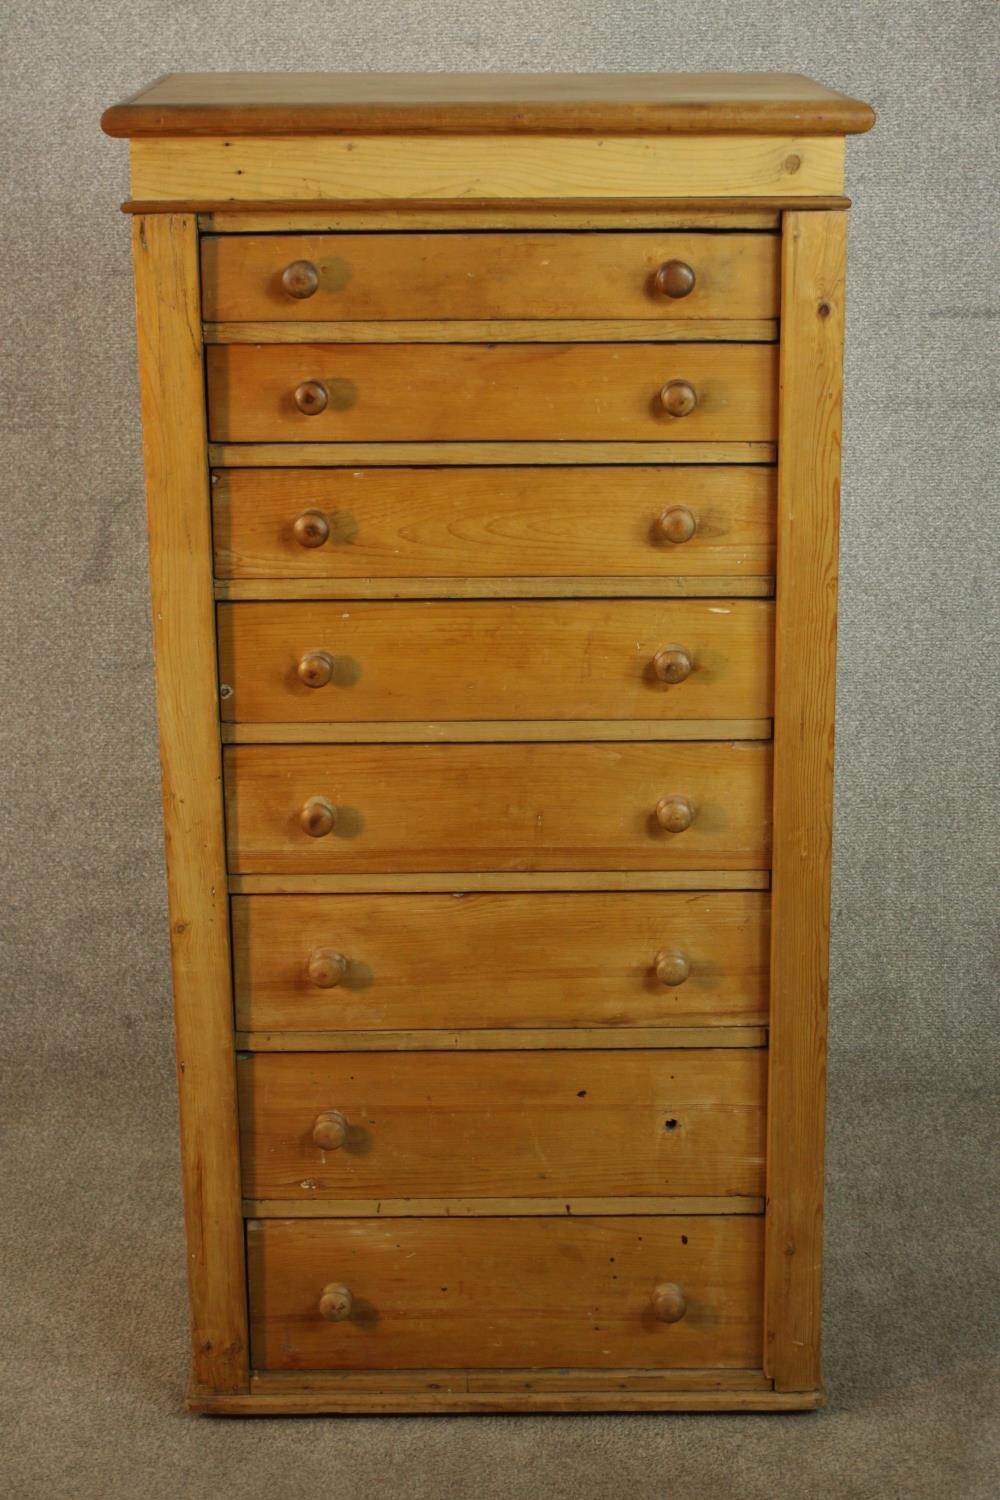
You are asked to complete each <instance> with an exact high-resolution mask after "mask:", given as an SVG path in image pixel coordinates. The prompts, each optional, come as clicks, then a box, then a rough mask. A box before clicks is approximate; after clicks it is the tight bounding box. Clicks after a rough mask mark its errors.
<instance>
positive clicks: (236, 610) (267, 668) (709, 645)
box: [218, 599, 773, 725]
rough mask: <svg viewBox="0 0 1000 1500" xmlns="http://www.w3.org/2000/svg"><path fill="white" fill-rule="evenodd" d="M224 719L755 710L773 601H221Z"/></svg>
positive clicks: (694, 714) (766, 669) (761, 696)
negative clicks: (312, 602) (288, 602)
mask: <svg viewBox="0 0 1000 1500" xmlns="http://www.w3.org/2000/svg"><path fill="white" fill-rule="evenodd" d="M218 632H219V673H220V678H221V680H222V682H223V683H224V684H225V686H226V688H227V689H229V691H228V692H226V693H225V694H224V697H223V701H222V716H223V718H224V719H226V720H237V721H241V722H246V721H249V722H256V723H262V724H266V723H271V722H282V721H289V720H291V721H297V722H300V723H302V724H304V725H305V724H312V723H323V722H326V721H329V720H333V721H338V722H341V723H343V722H345V721H351V722H358V723H363V722H365V721H368V720H376V721H378V720H406V719H430V718H436V719H441V720H449V719H454V720H457V721H461V720H467V719H489V718H496V719H508V720H521V719H525V720H529V719H547V718H556V719H559V718H566V719H591V718H593V719H605V718H618V719H622V720H627V719H632V718H638V719H643V718H654V719H669V720H674V719H712V718H720V719H740V718H748V719H755V718H757V719H759V718H766V717H769V716H770V714H771V709H772V688H771V638H772V634H773V611H772V607H771V605H770V604H768V603H764V602H763V601H758V600H752V599H744V600H736V599H711V600H705V601H702V600H657V601H640V602H631V603H630V602H627V601H622V600H613V601H608V602H604V601H599V600H593V601H583V600H575V601H556V602H552V601H549V600H518V601H516V602H509V601H492V600H473V601H469V602H464V603H463V602H434V603H431V602H423V603H421V602H414V603H404V602H390V603H363V602H362V603H354V604H345V603H331V604H323V603H314V604H249V603H247V604H223V605H220V606H219V611H218Z"/></svg>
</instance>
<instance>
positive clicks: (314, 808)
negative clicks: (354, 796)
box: [299, 797, 337, 839]
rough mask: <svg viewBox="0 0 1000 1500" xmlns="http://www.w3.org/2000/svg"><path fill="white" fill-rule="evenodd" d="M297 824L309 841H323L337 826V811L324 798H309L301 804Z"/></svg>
mask: <svg viewBox="0 0 1000 1500" xmlns="http://www.w3.org/2000/svg"><path fill="white" fill-rule="evenodd" d="M299 823H300V825H301V828H302V832H303V833H307V834H308V835H309V837H310V838H311V839H325V838H326V836H327V834H328V833H332V832H333V830H334V829H335V828H336V826H337V809H336V808H335V807H334V805H333V803H332V802H328V801H327V799H326V798H325V797H310V798H309V800H308V802H304V803H303V804H302V810H301V812H300V813H299Z"/></svg>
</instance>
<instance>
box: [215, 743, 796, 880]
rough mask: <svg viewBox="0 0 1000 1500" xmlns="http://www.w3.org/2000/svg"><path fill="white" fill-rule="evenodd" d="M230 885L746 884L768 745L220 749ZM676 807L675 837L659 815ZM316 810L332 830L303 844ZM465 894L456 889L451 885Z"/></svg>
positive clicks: (765, 825) (762, 852)
mask: <svg viewBox="0 0 1000 1500" xmlns="http://www.w3.org/2000/svg"><path fill="white" fill-rule="evenodd" d="M225 765H226V778H225V780H226V796H227V808H228V812H227V822H228V830H229V868H230V871H231V872H232V873H234V874H282V873H285V874H308V873H310V872H314V873H320V872H322V873H327V874H337V873H342V874H362V873H379V874H383V873H384V874H387V873H396V874H405V873H407V872H414V873H416V872H425V871H455V870H463V869H466V870H469V871H484V872H485V871H492V870H495V871H512V872H521V871H541V870H566V871H587V870H605V869H616V868H617V869H621V870H642V869H646V870H651V871H658V870H670V869H673V870H678V869H688V870H692V869H693V870H697V871H700V870H719V869H729V870H753V869H766V868H767V866H768V864H769V861H770V852H769V825H770V769H771V757H770V746H769V745H767V744H763V743H761V742H759V741H751V742H743V743H733V744H729V743H717V742H707V741H704V742H702V741H699V742H696V743H692V744H678V743H669V744H655V745H651V744H620V745H613V744H602V745H587V744H535V745H524V744H519V745H338V746H333V747H331V746H325V747H324V746H319V747H312V746H309V745H230V746H228V747H227V748H226V750H225ZM674 795H677V796H683V797H684V798H686V799H687V800H688V803H689V805H690V808H691V812H692V821H691V824H690V826H689V827H688V828H687V829H686V830H684V831H683V832H676V833H675V832H671V831H669V830H667V829H665V828H663V827H662V826H661V825H660V824H659V822H658V820H657V817H656V808H657V806H658V804H659V803H660V802H661V801H663V800H664V799H667V798H669V797H671V796H674ZM313 799H320V800H322V801H325V802H326V803H327V805H328V806H329V808H330V809H331V814H332V817H333V822H334V826H333V827H332V828H331V831H330V832H329V833H328V834H325V835H321V836H319V837H316V836H312V835H310V834H308V833H306V832H305V831H304V829H303V827H302V824H301V816H302V813H303V809H305V808H306V806H307V804H308V803H310V802H311V801H312V800H313ZM453 888H454V889H461V885H459V886H457V887H453Z"/></svg>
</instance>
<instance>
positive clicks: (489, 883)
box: [229, 868, 771, 896]
mask: <svg viewBox="0 0 1000 1500" xmlns="http://www.w3.org/2000/svg"><path fill="white" fill-rule="evenodd" d="M770 883H771V872H770V868H765V869H760V870H703V869H691V870H571V871H561V870H547V871H542V872H536V871H527V872H525V871H520V870H515V871H509V870H488V871H477V870H452V871H445V872H439V871H433V870H432V871H424V872H423V873H418V874H407V875H401V874H399V873H398V872H396V873H392V872H390V873H388V874H380V875H364V874H362V875H356V874H352V873H350V872H347V873H344V872H340V873H337V872H334V873H333V874H330V873H323V872H322V871H321V872H319V873H316V872H313V873H312V874H305V875H303V874H296V873H295V872H294V871H292V872H290V873H283V874H270V875H239V874H230V877H229V889H230V891H231V892H232V893H233V895H244V896H279V895H284V896H306V895H313V896H316V895H354V896H358V895H376V894H379V893H394V894H397V895H399V894H403V895H412V894H416V893H420V892H424V891H429V892H432V893H433V892H440V891H447V892H450V893H454V892H463V893H464V892H467V891H537V892H541V891H766V890H767V889H768V888H769V887H770Z"/></svg>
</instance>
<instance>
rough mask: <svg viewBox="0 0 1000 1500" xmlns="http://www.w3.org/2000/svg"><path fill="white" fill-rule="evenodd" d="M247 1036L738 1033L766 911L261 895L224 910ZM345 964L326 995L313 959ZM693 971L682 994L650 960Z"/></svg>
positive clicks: (761, 991)
mask: <svg viewBox="0 0 1000 1500" xmlns="http://www.w3.org/2000/svg"><path fill="white" fill-rule="evenodd" d="M232 922H233V963H234V973H235V994H236V1024H237V1026H238V1027H239V1028H240V1029H241V1030H246V1031H280V1030H291V1031H351V1030H362V1031H394V1030H398V1029H405V1028H410V1027H412V1028H416V1029H418V1030H422V1029H424V1028H436V1027H460V1028H466V1027H514V1026H530V1027H558V1026H584V1027H586V1026H589V1027H594V1026H602V1027H607V1028H610V1027H615V1028H622V1029H623V1030H625V1031H626V1032H627V1030H628V1029H630V1028H634V1027H637V1026H638V1027H650V1026H664V1025H669V1026H680V1027H687V1026H705V1025H709V1026H712V1025H715V1026H719V1025H723V1024H728V1023H732V1022H733V1021H738V1022H740V1023H741V1024H745V1023H747V1022H751V1021H760V1020H763V1019H766V1015H767V972H766V971H767V929H768V897H767V896H766V895H765V894H762V893H760V892H756V891H739V892H725V893H719V894H707V893H704V892H698V893H683V894H681V893H670V894H656V893H653V892H641V893H640V892H635V893H631V894H629V893H621V894H616V893H604V894H594V893H589V894H587V893H583V894H574V895H561V894H558V893H549V894H541V895H516V894H511V895H497V894H482V895H469V896H461V897H455V896H433V895H425V896H371V897H368V896H363V897H359V896H301V897H287V896H285V897H282V896H258V897H252V898H246V897H236V898H234V900H233V902H232ZM324 945H326V946H332V947H334V948H336V949H337V950H338V951H340V952H342V953H343V954H344V955H345V957H346V958H347V962H348V968H347V973H346V975H345V978H344V981H343V982H342V983H341V984H339V985H337V986H336V988H335V989H332V990H321V989H317V988H316V986H315V985H314V984H312V983H311V982H310V980H309V975H308V973H307V961H308V957H309V954H310V953H311V952H312V951H313V950H314V949H315V948H317V947H322V946H324ZM667 946H673V947H678V948H680V949H682V950H683V951H684V952H685V953H686V954H687V955H688V957H689V960H690V964H691V972H690V975H689V977H688V979H686V980H685V982H684V983H683V985H679V986H678V987H677V988H676V989H669V990H668V989H666V988H665V987H664V986H663V985H662V984H661V983H660V982H659V980H658V979H657V978H656V973H655V967H654V960H655V955H656V953H657V951H658V950H659V949H661V948H663V947H667Z"/></svg>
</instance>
